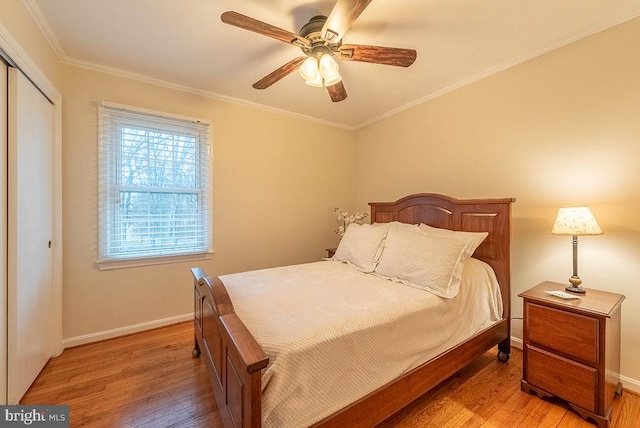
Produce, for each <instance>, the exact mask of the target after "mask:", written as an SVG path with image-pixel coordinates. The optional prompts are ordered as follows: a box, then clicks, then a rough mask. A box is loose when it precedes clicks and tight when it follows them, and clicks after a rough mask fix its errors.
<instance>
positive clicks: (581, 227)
mask: <svg viewBox="0 0 640 428" xmlns="http://www.w3.org/2000/svg"><path fill="white" fill-rule="evenodd" d="M551 233H552V234H554V235H573V236H578V235H602V233H603V232H602V229H600V226H599V225H598V222H597V221H596V219H595V217H594V216H593V214H592V213H591V210H590V209H589V207H588V206H580V207H564V208H560V210H559V211H558V216H557V217H556V222H555V223H554V225H553V229H552V230H551Z"/></svg>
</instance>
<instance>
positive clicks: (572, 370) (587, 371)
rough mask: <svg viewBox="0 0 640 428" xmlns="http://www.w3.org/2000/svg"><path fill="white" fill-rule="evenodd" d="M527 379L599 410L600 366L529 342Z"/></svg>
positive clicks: (587, 406)
mask: <svg viewBox="0 0 640 428" xmlns="http://www.w3.org/2000/svg"><path fill="white" fill-rule="evenodd" d="M526 381H527V382H529V383H530V384H531V385H533V386H536V387H538V388H540V389H542V390H544V391H546V392H548V393H550V394H553V395H555V396H557V397H560V398H562V399H564V400H567V401H569V402H571V403H573V404H575V405H577V406H580V407H582V408H583V409H585V410H588V411H589V412H594V413H595V412H596V410H597V409H596V391H597V382H598V370H597V369H594V368H592V367H589V366H585V365H584V364H580V363H576V362H574V361H571V360H568V359H566V358H562V357H559V356H557V355H554V354H552V353H550V352H547V351H544V350H542V349H538V348H536V347H534V346H527V376H526Z"/></svg>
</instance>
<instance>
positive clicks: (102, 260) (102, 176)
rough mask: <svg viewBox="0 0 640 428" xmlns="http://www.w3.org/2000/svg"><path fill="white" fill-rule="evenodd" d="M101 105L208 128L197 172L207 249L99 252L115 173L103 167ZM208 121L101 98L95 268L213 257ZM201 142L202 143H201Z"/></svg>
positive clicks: (101, 268)
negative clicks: (203, 194) (160, 252)
mask: <svg viewBox="0 0 640 428" xmlns="http://www.w3.org/2000/svg"><path fill="white" fill-rule="evenodd" d="M103 108H106V109H108V110H112V111H113V110H121V111H123V112H125V113H131V114H132V115H136V114H142V115H148V116H151V117H152V118H155V119H169V120H174V121H183V122H197V123H199V124H201V125H205V126H206V127H207V128H208V129H207V132H206V135H207V141H206V142H205V144H206V147H204V148H201V153H203V150H204V153H205V155H206V158H207V159H206V162H207V163H206V165H205V168H204V169H205V171H203V172H202V173H201V175H200V177H199V178H200V180H201V182H202V187H203V188H204V189H205V191H206V197H205V200H206V204H207V205H206V208H205V213H204V214H205V217H206V218H205V222H206V223H205V227H206V230H207V233H206V236H205V241H206V248H207V249H206V251H193V252H185V253H177V254H176V253H173V254H166V255H138V256H133V257H105V255H104V254H103V253H102V249H103V245H104V241H103V239H105V234H106V233H107V231H106V230H105V222H109V221H112V219H109V218H105V217H109V216H110V214H109V213H108V209H109V207H108V206H106V205H105V198H108V194H109V192H110V191H109V189H108V187H109V182H110V181H111V182H113V180H116V178H115V177H111V176H110V174H113V173H116V174H117V171H114V170H111V171H110V170H109V168H108V167H105V164H104V162H105V157H104V156H106V155H105V154H104V153H103V152H104V149H103V144H104V142H103V135H102V133H103V129H104V127H105V126H109V125H107V124H105V123H104V118H103V113H102V111H103ZM171 127H172V125H168V126H167V129H170V128H171ZM210 128H211V123H210V122H209V121H207V120H203V119H199V118H194V117H189V116H183V115H177V114H171V113H165V112H159V111H155V110H150V109H145V108H140V107H133V106H128V105H124V104H117V103H112V102H108V101H101V102H100V104H99V107H98V146H99V151H98V201H97V202H98V207H97V211H98V212H97V214H98V233H97V238H98V242H97V252H98V254H97V260H96V265H97V267H98V269H99V270H110V269H119V268H129V267H138V266H150V265H159V264H166V263H179V262H186V261H192V260H203V259H211V258H212V256H213V221H212V217H213V215H212V211H213V201H212V197H213V196H212V194H213V187H212V181H213V178H212V176H213V174H212V172H211V170H212V156H211V151H212V148H211V129H210ZM201 144H202V142H201ZM110 156H116V157H117V156H118V155H117V153H113V154H111V155H110ZM105 168H107V170H105Z"/></svg>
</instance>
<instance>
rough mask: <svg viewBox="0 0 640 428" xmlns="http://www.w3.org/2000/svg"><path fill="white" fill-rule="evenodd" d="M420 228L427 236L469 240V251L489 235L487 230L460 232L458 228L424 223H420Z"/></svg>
mask: <svg viewBox="0 0 640 428" xmlns="http://www.w3.org/2000/svg"><path fill="white" fill-rule="evenodd" d="M420 230H421V231H422V233H424V234H425V235H427V236H434V237H438V238H449V239H458V240H461V241H465V242H469V243H470V244H471V253H470V254H469V256H472V255H473V252H474V251H475V250H476V248H478V247H479V246H480V244H482V242H483V241H484V240H485V239H486V238H487V236H489V232H462V231H458V230H449V229H440V228H438V227H432V226H429V225H427V224H424V223H420Z"/></svg>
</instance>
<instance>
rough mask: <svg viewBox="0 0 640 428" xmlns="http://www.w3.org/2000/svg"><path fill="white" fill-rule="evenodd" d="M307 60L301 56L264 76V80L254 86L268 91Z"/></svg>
mask: <svg viewBox="0 0 640 428" xmlns="http://www.w3.org/2000/svg"><path fill="white" fill-rule="evenodd" d="M305 59H307V57H306V56H299V57H298V58H294V59H292V60H291V61H289V62H288V63H286V64H285V65H283V66H282V67H280V68H278V69H276V70H274V71H273V72H271V73H269V74H267V75H266V76H264V77H263V78H262V79H260V80H258V81H257V82H256V83H254V84H253V85H252V86H253V87H254V88H256V89H267V88H268V87H269V86H271V85H273V84H274V83H276V82H277V81H278V80H280V79H282V78H283V77H285V76H288V75H289V74H291V73H293V72H294V71H296V70H297V69H298V67H300V64H302V62H303V61H304V60H305Z"/></svg>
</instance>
